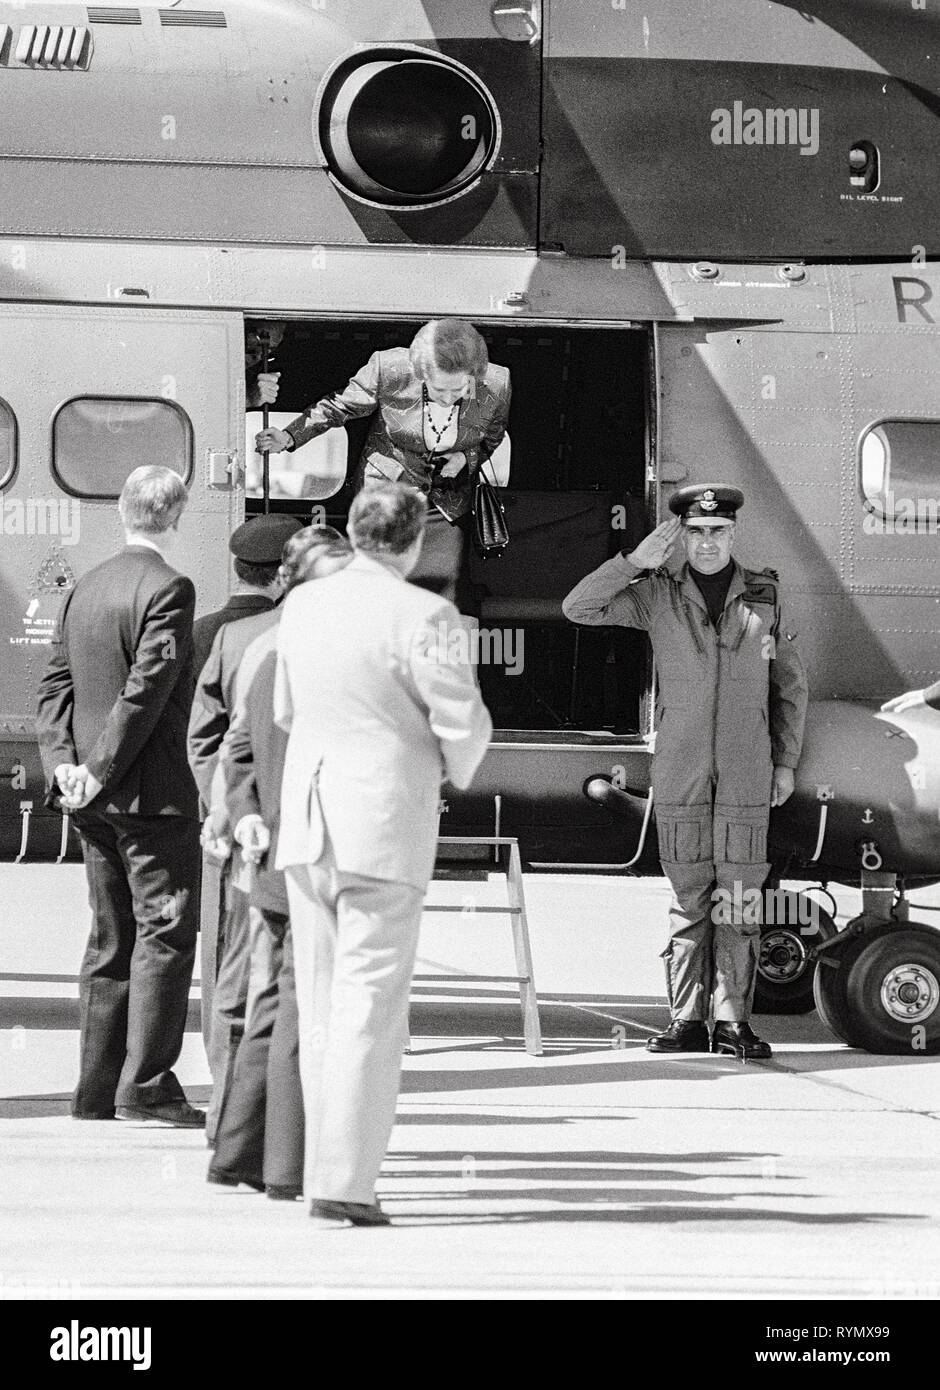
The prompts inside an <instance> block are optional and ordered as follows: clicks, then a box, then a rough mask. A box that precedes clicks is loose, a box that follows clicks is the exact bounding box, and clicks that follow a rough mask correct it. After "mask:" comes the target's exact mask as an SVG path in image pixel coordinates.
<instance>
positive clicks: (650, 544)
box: [627, 516, 682, 570]
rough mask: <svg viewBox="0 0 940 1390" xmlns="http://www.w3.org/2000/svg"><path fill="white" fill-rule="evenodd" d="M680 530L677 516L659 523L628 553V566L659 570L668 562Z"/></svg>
mask: <svg viewBox="0 0 940 1390" xmlns="http://www.w3.org/2000/svg"><path fill="white" fill-rule="evenodd" d="M681 529H682V522H681V521H680V520H679V518H678V517H677V516H673V517H670V518H669V520H668V521H661V522H660V523H659V525H658V526H657V527H656V530H655V531H651V532H650V533H649V535H648V536H647V537H646V539H645V540H642V541H640V544H639V545H638V546H637V547H636V549H635V550H631V551H630V554H629V555H628V556H627V559H628V560H629V561H630V564H631V565H636V567H637V569H641V570H656V569H659V567H660V565H662V564H665V562H666V560H668V558H669V555H670V552H671V550H672V547H673V546H674V545H675V543H676V541H677V540H678V539H679V532H680V531H681Z"/></svg>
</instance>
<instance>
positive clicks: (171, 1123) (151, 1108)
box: [114, 1100, 206, 1129]
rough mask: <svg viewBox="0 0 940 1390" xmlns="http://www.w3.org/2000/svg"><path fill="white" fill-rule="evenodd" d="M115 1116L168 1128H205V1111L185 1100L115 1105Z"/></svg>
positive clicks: (120, 1118)
mask: <svg viewBox="0 0 940 1390" xmlns="http://www.w3.org/2000/svg"><path fill="white" fill-rule="evenodd" d="M114 1114H115V1117H116V1118H117V1119H119V1120H134V1121H136V1122H137V1123H138V1124H145V1125H162V1126H163V1127H164V1128H170V1129H205V1127H206V1112H205V1111H204V1110H197V1109H196V1108H195V1106H192V1105H190V1104H189V1102H188V1101H186V1100H168V1101H164V1103H163V1104H162V1105H116V1106H115V1107H114Z"/></svg>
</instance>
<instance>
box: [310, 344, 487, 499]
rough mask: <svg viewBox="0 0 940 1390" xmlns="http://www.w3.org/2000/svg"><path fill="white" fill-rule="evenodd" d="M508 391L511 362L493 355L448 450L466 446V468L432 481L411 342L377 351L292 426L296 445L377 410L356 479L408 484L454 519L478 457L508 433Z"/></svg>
mask: <svg viewBox="0 0 940 1390" xmlns="http://www.w3.org/2000/svg"><path fill="white" fill-rule="evenodd" d="M511 394H512V391H511V386H510V381H509V369H508V367H498V366H496V364H495V363H493V362H491V363H490V364H489V366H488V367H487V369H486V376H485V377H484V380H483V381H482V382H481V383H478V384H477V386H476V391H475V394H474V396H473V398H472V399H470V400H466V401H462V402H461V403H460V410H459V413H458V417H457V439H456V442H455V443H454V444H453V445H452V446H451V452H454V451H462V452H463V453H465V454H466V456H467V468H466V469H464V470H462V471H461V473H460V474H459V475H458V476H457V478H455V479H448V478H444V479H440V480H438V481H437V482H434V483H433V486H432V481H433V475H434V471H435V469H434V464H433V462H429V460H428V448H427V445H426V443H425V440H424V431H423V418H422V417H423V402H422V383H421V382H420V381H419V380H418V378H417V377H416V376H415V375H414V373H413V372H412V370H411V362H410V359H409V356H408V349H407V348H389V349H387V350H386V351H384V352H374V353H373V354H372V356H371V357H370V358H369V360H368V362H367V363H366V364H365V366H364V367H361V368H360V370H359V371H358V372H357V373H356V375H355V376H354V377H353V378H352V380H351V381H350V382H349V384H348V386H346V388H345V389H344V390H343V391H338V392H336V394H335V395H332V396H325V397H324V398H323V400H321V401H318V402H317V403H316V405H313V406H311V407H310V409H309V410H307V411H305V412H304V414H303V415H300V416H298V418H297V419H296V420H292V421H291V423H290V424H289V425H288V426H287V432H288V434H290V435H291V436H292V438H293V439H294V441H295V443H296V444H297V445H298V446H299V445H301V444H305V443H306V442H307V440H308V439H313V438H314V436H315V435H318V434H323V433H324V432H325V431H326V430H328V429H332V428H333V427H334V426H335V425H345V424H346V422H347V421H348V420H352V419H355V418H357V417H358V416H362V415H372V414H373V413H375V420H374V421H373V424H372V427H371V429H370V430H369V434H368V437H367V439H366V442H365V445H364V446H363V450H362V456H361V458H360V461H359V469H358V473H357V485H358V486H368V485H369V483H370V482H372V483H374V482H381V481H383V480H384V479H389V480H391V481H397V480H400V481H401V482H403V483H411V484H412V485H413V486H414V487H417V488H420V490H421V491H422V492H424V493H427V494H428V500H429V501H430V503H431V504H432V505H433V506H437V507H438V508H439V509H440V510H441V511H443V512H444V513H445V515H446V516H447V517H448V519H449V520H451V521H453V520H456V519H457V518H458V517H460V516H463V515H464V514H465V513H466V512H468V511H469V510H470V507H471V489H472V484H473V480H474V478H475V475H476V473H477V472H478V470H479V467H480V464H481V463H483V462H485V460H486V459H488V458H489V456H490V454H492V453H493V451H494V450H495V449H496V447H497V446H498V445H499V443H500V441H501V439H502V437H503V435H504V434H505V433H506V420H507V417H508V414H509V401H510V397H511Z"/></svg>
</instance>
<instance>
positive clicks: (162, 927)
mask: <svg viewBox="0 0 940 1390" xmlns="http://www.w3.org/2000/svg"><path fill="white" fill-rule="evenodd" d="M74 821H75V826H76V829H77V830H78V831H79V834H80V836H81V842H82V854H83V856H84V860H85V873H86V876H87V879H88V896H89V902H90V905H91V913H92V926H91V935H90V936H89V938H88V945H87V947H86V948H85V955H84V959H83V960H82V965H81V972H80V975H79V1010H80V1026H81V1062H80V1068H79V1080H78V1086H77V1088H76V1090H75V1094H74V1097H73V1099H72V1113H73V1114H75V1115H84V1116H89V1117H90V1116H100V1117H101V1118H108V1117H110V1116H112V1115H113V1114H114V1107H115V1105H136V1106H142V1105H143V1106H146V1105H160V1104H163V1103H165V1102H167V1101H174V1100H182V1099H185V1097H184V1095H183V1088H182V1087H181V1086H180V1083H179V1081H178V1080H177V1079H176V1076H175V1075H174V1073H173V1067H174V1066H175V1064H176V1061H177V1059H178V1057H179V1054H180V1049H181V1048H182V1045H183V1033H184V1031H185V1028H186V1012H187V1008H188V1006H189V988H190V984H191V982H192V976H193V962H194V960H195V955H196V931H197V927H198V875H199V861H200V850H199V824H198V822H197V821H196V820H188V819H186V818H185V817H183V816H132V815H109V814H107V813H104V812H96V811H93V810H85V811H80V812H78V813H76V815H75V818H74Z"/></svg>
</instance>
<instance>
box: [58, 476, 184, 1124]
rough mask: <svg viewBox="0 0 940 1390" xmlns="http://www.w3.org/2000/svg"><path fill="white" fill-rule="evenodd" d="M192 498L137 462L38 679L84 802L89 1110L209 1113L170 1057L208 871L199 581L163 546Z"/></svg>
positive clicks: (81, 1098) (81, 1091)
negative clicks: (197, 725) (197, 635)
mask: <svg viewBox="0 0 940 1390" xmlns="http://www.w3.org/2000/svg"><path fill="white" fill-rule="evenodd" d="M186 501H187V494H186V489H185V487H184V485H183V483H182V481H181V479H180V478H179V476H178V474H176V473H174V472H173V471H172V470H171V469H169V468H158V467H153V466H150V467H146V468H137V469H135V470H134V472H133V473H131V475H130V477H129V478H128V479H127V482H126V483H125V484H124V488H123V490H122V492H121V496H120V499H119V502H118V510H119V512H120V516H121V521H122V522H123V525H124V531H125V537H126V547H125V549H124V550H122V551H121V552H120V553H119V554H117V555H115V556H113V557H112V558H111V559H110V560H106V561H105V562H104V564H101V565H98V566H97V567H96V568H95V569H93V570H91V571H90V573H88V574H86V575H85V576H83V578H81V579H80V580H79V581H78V583H77V584H76V586H75V588H74V589H73V591H72V592H71V594H70V595H69V596H68V598H67V600H66V602H65V606H64V608H63V611H62V615H61V618H60V621H59V625H58V628H57V631H56V635H55V639H54V641H53V644H52V650H51V654H50V660H49V665H48V668H47V670H46V673H45V675H44V676H43V679H42V681H41V683H40V687H39V707H38V715H37V732H38V737H39V747H40V752H41V755H42V760H43V767H44V770H45V773H46V778H47V782H48V783H49V786H50V799H51V798H52V797H53V796H55V795H58V797H59V798H60V799H61V804H62V805H63V807H64V808H65V809H67V810H69V811H71V812H72V813H73V817H74V823H75V826H76V828H77V830H78V832H79V834H80V836H81V841H82V853H83V856H84V860H85V870H86V874H87V877H88V888H89V897H90V902H91V909H92V914H93V922H92V929H91V935H90V937H89V941H88V946H87V948H86V950H85V956H84V959H83V961H82V966H81V973H80V976H79V997H80V1017H81V1063H80V1072H79V1081H78V1086H77V1088H76V1090H75V1095H74V1097H73V1101H72V1114H73V1115H74V1116H75V1117H76V1118H77V1119H102V1120H109V1119H113V1118H115V1116H116V1117H117V1118H118V1119H122V1120H139V1121H145V1122H150V1123H158V1124H164V1125H175V1126H181V1127H185V1128H200V1127H201V1126H202V1125H203V1124H204V1123H205V1116H204V1114H203V1112H202V1111H201V1110H196V1109H194V1108H193V1107H192V1106H191V1105H189V1104H188V1103H187V1101H186V1097H185V1095H184V1094H183V1089H182V1087H181V1086H180V1083H179V1081H178V1080H177V1078H176V1076H175V1075H174V1072H173V1067H174V1065H175V1064H176V1061H177V1059H178V1057H179V1054H180V1049H181V1047H182V1042H183V1032H184V1029H185V1025H186V1011H187V1006H188V1001H189V988H190V982H191V980H192V972H193V960H194V957H195V950H196V929H197V907H196V904H197V899H198V875H199V826H198V819H197V797H196V786H195V783H194V782H193V779H192V774H191V773H190V770H189V766H188V764H187V761H186V721H187V716H188V713H189V702H190V696H191V693H192V623H193V608H194V605H195V590H194V588H193V585H192V581H191V580H189V579H187V578H186V577H185V576H184V575H181V574H178V573H177V571H176V570H174V569H173V568H171V566H170V565H169V564H168V563H167V560H166V554H167V552H168V550H169V549H170V546H171V544H172V542H173V540H174V539H175V536H176V532H177V527H178V524H179V519H180V516H181V515H182V512H183V509H184V507H185V505H186ZM55 789H57V792H56V791H55Z"/></svg>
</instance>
